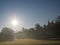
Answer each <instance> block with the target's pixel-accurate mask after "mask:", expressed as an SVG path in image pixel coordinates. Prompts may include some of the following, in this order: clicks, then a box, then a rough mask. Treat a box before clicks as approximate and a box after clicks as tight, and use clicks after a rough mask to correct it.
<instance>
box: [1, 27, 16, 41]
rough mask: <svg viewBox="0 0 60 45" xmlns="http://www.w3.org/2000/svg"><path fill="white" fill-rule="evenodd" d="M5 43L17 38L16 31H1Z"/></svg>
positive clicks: (5, 29) (7, 29)
mask: <svg viewBox="0 0 60 45" xmlns="http://www.w3.org/2000/svg"><path fill="white" fill-rule="evenodd" d="M1 35H2V36H1V37H2V40H3V41H7V40H13V39H14V38H15V37H14V36H15V34H14V31H13V30H12V29H10V28H7V27H4V28H3V29H2V31H1Z"/></svg>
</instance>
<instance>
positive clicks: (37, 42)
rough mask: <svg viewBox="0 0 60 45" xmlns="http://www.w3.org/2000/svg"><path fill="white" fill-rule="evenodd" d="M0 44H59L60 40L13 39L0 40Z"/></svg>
mask: <svg viewBox="0 0 60 45" xmlns="http://www.w3.org/2000/svg"><path fill="white" fill-rule="evenodd" d="M0 45H60V41H56V40H55V41H53V40H34V39H16V40H14V41H8V42H0Z"/></svg>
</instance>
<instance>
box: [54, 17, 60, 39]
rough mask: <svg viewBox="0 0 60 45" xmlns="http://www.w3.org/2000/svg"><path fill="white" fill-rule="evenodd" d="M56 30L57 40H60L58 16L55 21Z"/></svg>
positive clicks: (59, 18)
mask: <svg viewBox="0 0 60 45" xmlns="http://www.w3.org/2000/svg"><path fill="white" fill-rule="evenodd" d="M55 22H56V23H55V25H54V30H55V34H56V37H57V38H60V16H57V17H56V19H55Z"/></svg>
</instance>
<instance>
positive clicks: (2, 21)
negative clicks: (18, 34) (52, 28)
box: [0, 0, 60, 29]
mask: <svg viewBox="0 0 60 45" xmlns="http://www.w3.org/2000/svg"><path fill="white" fill-rule="evenodd" d="M59 15H60V0H0V29H1V28H3V27H5V26H11V21H12V20H13V19H17V20H18V22H19V25H18V28H20V27H25V28H29V27H33V26H34V24H36V23H39V24H41V25H44V24H47V22H48V20H54V18H55V17H56V16H59Z"/></svg>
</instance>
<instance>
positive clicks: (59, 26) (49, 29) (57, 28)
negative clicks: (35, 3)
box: [0, 16, 60, 41]
mask: <svg viewBox="0 0 60 45" xmlns="http://www.w3.org/2000/svg"><path fill="white" fill-rule="evenodd" d="M15 38H16V39H24V38H31V39H60V16H58V17H57V18H56V19H55V22H54V21H51V22H50V21H48V24H47V25H44V26H41V25H40V24H35V27H34V28H29V29H25V28H22V32H21V31H19V32H17V33H14V31H13V30H12V29H10V28H8V27H4V28H3V29H2V31H1V32H0V41H9V40H14V39H15Z"/></svg>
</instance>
